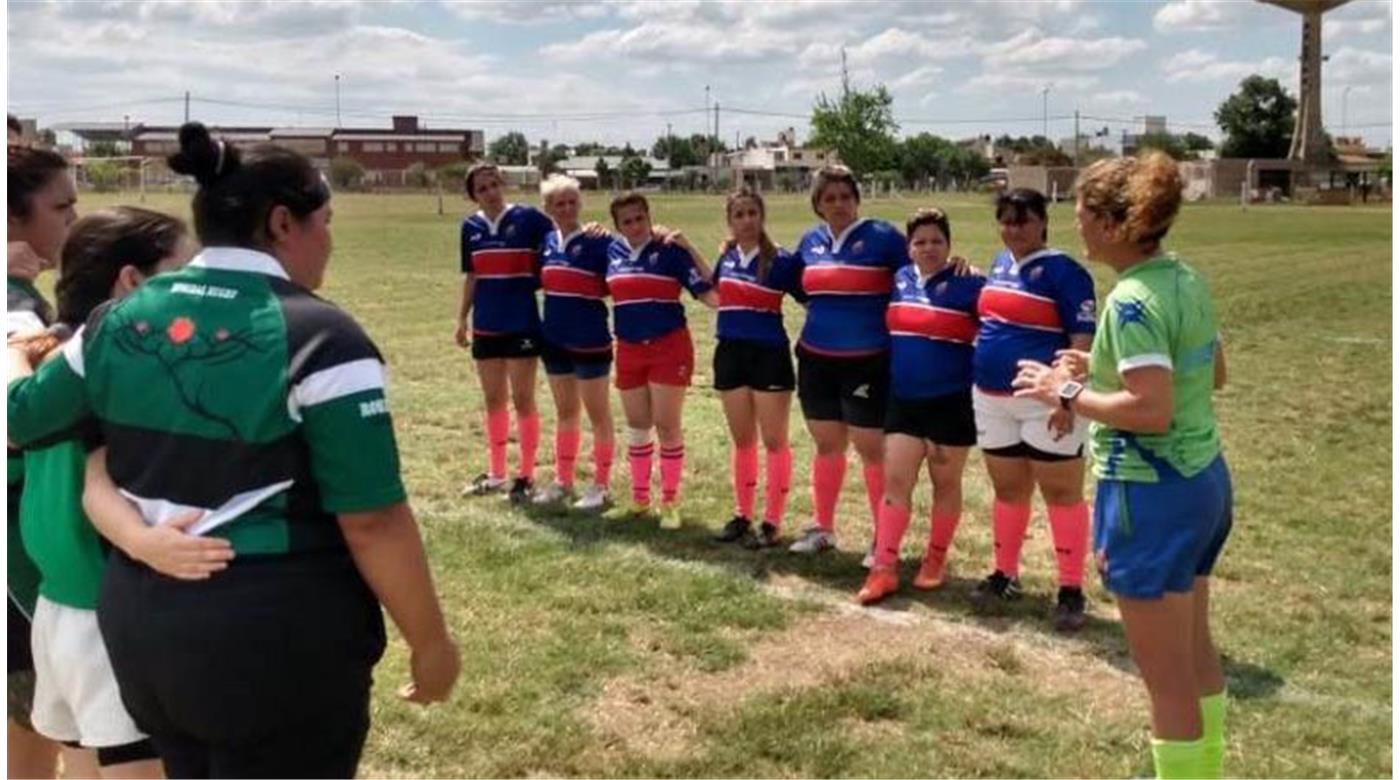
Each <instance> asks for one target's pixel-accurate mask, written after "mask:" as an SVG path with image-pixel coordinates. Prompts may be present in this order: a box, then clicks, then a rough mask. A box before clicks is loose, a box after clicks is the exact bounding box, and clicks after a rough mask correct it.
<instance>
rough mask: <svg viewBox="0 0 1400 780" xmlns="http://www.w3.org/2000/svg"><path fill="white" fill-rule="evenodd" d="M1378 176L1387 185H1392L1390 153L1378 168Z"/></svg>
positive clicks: (1387, 153) (1386, 154)
mask: <svg viewBox="0 0 1400 780" xmlns="http://www.w3.org/2000/svg"><path fill="white" fill-rule="evenodd" d="M1376 176H1378V177H1379V178H1380V179H1381V181H1384V182H1385V183H1386V184H1387V185H1389V184H1390V152H1386V153H1385V159H1384V160H1381V164H1380V165H1378V166H1377V167H1376Z"/></svg>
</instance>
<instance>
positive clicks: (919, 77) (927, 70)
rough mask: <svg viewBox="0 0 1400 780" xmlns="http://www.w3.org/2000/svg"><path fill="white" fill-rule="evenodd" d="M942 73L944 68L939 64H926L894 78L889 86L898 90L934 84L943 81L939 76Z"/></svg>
mask: <svg viewBox="0 0 1400 780" xmlns="http://www.w3.org/2000/svg"><path fill="white" fill-rule="evenodd" d="M942 73H943V69H942V68H940V67H938V66H937V65H924V66H923V67H920V68H915V69H914V70H911V71H909V72H908V73H905V74H904V75H902V76H899V77H898V78H896V79H894V80H893V81H891V82H890V83H889V88H890V89H891V90H896V91H897V90H905V89H913V88H916V87H928V86H933V85H934V84H937V83H939V82H940V81H942V79H940V78H939V76H940V75H941V74H942Z"/></svg>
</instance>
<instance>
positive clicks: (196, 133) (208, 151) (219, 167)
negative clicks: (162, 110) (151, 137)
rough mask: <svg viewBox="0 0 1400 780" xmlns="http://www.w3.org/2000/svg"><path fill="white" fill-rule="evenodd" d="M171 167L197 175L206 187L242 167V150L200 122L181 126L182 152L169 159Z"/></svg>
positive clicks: (171, 168)
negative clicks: (221, 138) (217, 135)
mask: <svg viewBox="0 0 1400 780" xmlns="http://www.w3.org/2000/svg"><path fill="white" fill-rule="evenodd" d="M166 162H167V163H168V164H169V165H170V170H172V171H175V172H176V173H183V174H185V175H187V176H193V177H194V179H195V181H197V182H199V185H200V186H201V187H206V186H208V185H210V184H213V183H214V182H216V181H218V180H219V179H221V178H223V177H224V176H227V175H228V174H230V173H232V172H233V171H234V170H236V169H237V168H238V165H239V154H238V149H237V148H235V147H234V146H233V145H232V144H226V143H224V142H223V141H216V140H214V138H213V136H211V135H209V128H207V127H205V126H204V125H203V124H201V123H199V122H186V123H185V124H183V125H181V126H180V151H179V152H176V153H175V154H172V155H171V156H170V157H168V158H167V159H166Z"/></svg>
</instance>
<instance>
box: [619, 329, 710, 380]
mask: <svg viewBox="0 0 1400 780" xmlns="http://www.w3.org/2000/svg"><path fill="white" fill-rule="evenodd" d="M616 373H617V378H616V384H617V389H619V390H632V389H635V388H638V387H645V386H646V385H648V384H654V385H671V386H673V387H690V375H691V374H693V373H695V344H694V343H693V342H692V341H691V340H690V329H689V328H677V329H675V330H673V331H671V332H670V333H667V334H666V335H664V336H662V337H660V338H655V339H651V340H650V341H623V340H622V339H618V341H617V371H616Z"/></svg>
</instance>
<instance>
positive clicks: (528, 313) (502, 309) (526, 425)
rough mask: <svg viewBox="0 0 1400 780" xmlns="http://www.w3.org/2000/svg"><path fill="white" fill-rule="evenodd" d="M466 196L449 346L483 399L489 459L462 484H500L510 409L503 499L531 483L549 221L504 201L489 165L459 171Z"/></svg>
mask: <svg viewBox="0 0 1400 780" xmlns="http://www.w3.org/2000/svg"><path fill="white" fill-rule="evenodd" d="M466 189H467V197H468V198H471V199H472V200H473V201H475V202H476V203H477V204H479V205H480V206H481V210H480V211H477V212H476V213H475V214H472V215H471V216H469V217H467V218H466V220H464V221H463V222H462V273H463V274H465V277H466V278H465V280H464V282H463V284H462V304H461V307H460V308H459V309H458V311H457V330H456V341H457V346H459V347H467V346H468V345H469V344H470V346H471V351H472V359H473V360H475V361H476V373H477V377H478V379H480V380H481V392H482V395H483V396H484V397H485V398H484V400H485V403H486V437H487V445H488V449H489V453H490V465H489V469H488V471H487V472H486V473H485V474H482V475H480V476H479V477H477V478H476V479H475V480H474V481H473V483H472V484H471V485H470V486H468V488H467V491H466V492H469V493H471V494H473V495H483V494H486V493H493V492H496V491H499V490H501V489H503V488H505V487H506V485H507V482H508V479H507V476H506V445H507V444H508V442H509V439H510V411H509V410H508V409H507V408H506V403H507V401H510V402H512V403H513V405H514V406H515V423H516V426H517V429H518V434H519V440H520V463H519V469H518V470H517V471H516V477H515V480H514V482H510V483H509V484H510V499H511V501H514V502H517V503H518V502H521V501H524V500H526V499H527V498H528V497H529V495H530V490H531V488H532V487H533V484H534V476H535V453H536V451H537V450H538V449H539V444H540V417H539V412H538V411H536V408H535V365H536V359H537V358H538V357H539V355H540V342H541V337H540V312H539V306H538V304H537V303H536V301H535V291H536V290H538V289H539V250H540V247H541V245H543V244H544V240H545V237H546V236H547V235H548V234H549V233H550V232H552V231H553V230H554V223H552V222H550V220H549V217H547V216H545V215H544V214H543V213H542V212H541V211H540V210H539V209H536V208H533V207H531V206H520V205H516V204H513V203H507V202H506V199H505V189H504V180H503V179H502V178H501V172H500V170H499V169H498V168H496V166H494V165H490V164H480V165H475V166H472V168H471V170H469V171H467V180H466Z"/></svg>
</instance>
